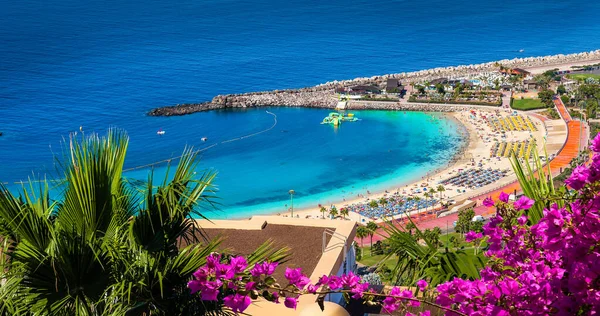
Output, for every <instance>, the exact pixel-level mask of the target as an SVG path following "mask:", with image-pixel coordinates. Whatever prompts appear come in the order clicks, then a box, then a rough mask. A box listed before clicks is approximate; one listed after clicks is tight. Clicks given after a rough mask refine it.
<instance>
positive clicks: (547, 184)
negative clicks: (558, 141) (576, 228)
mask: <svg viewBox="0 0 600 316" xmlns="http://www.w3.org/2000/svg"><path fill="white" fill-rule="evenodd" d="M532 153H533V159H532V162H531V163H530V162H529V161H524V162H521V161H520V160H519V159H518V158H517V156H516V155H515V153H512V154H511V156H510V163H511V165H512V168H513V170H514V172H515V175H516V176H517V180H519V184H520V186H521V189H522V190H523V194H524V195H526V196H527V197H529V198H531V199H533V200H535V201H536V202H535V204H533V206H532V207H531V208H530V209H529V210H528V211H527V215H528V217H529V221H530V223H531V224H536V223H537V222H539V220H540V219H541V218H542V216H543V214H544V213H543V210H544V207H545V206H546V205H544V204H543V202H542V200H547V198H548V197H550V196H555V195H556V194H557V191H556V189H555V188H554V182H553V181H552V179H551V176H550V175H551V174H552V173H551V171H550V165H549V164H547V165H546V167H547V169H546V170H545V168H544V166H543V165H542V161H541V159H540V157H539V155H538V153H537V149H536V147H535V145H534V147H533V150H532ZM546 156H547V155H546ZM534 170H537V172H534ZM556 203H557V204H558V206H559V207H562V206H563V205H564V200H560V199H559V200H557V201H556Z"/></svg>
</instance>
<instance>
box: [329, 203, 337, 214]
mask: <svg viewBox="0 0 600 316" xmlns="http://www.w3.org/2000/svg"><path fill="white" fill-rule="evenodd" d="M329 216H331V217H336V216H338V210H337V207H335V205H332V206H331V208H330V209H329Z"/></svg>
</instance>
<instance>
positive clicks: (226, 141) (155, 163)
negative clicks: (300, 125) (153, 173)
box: [123, 111, 277, 172]
mask: <svg viewBox="0 0 600 316" xmlns="http://www.w3.org/2000/svg"><path fill="white" fill-rule="evenodd" d="M265 112H267V114H270V115H273V120H274V121H273V125H271V127H269V128H267V129H265V130H262V131H259V132H256V133H252V134H248V135H244V136H240V137H236V138H232V139H228V140H224V141H222V142H220V143H215V144H212V145H210V146H208V147H205V148H202V149H198V150H195V151H193V152H191V153H189V154H188V155H194V154H197V153H200V152H203V151H207V150H209V149H211V148H213V147H215V146H217V145H220V144H226V143H231V142H235V141H238V140H242V139H245V138H249V137H253V136H256V135H259V134H262V133H266V132H268V131H270V130H272V129H273V128H275V126H276V125H277V115H275V113H272V112H269V111H265ZM183 156H184V155H180V156H177V157H173V158H169V159H165V160H161V161H157V162H153V163H149V164H146V165H143V166H138V167H133V168H127V169H123V172H127V171H132V170H137V169H144V168H148V167H152V166H155V165H158V164H162V163H166V162H171V161H173V160H177V159H181V157H183Z"/></svg>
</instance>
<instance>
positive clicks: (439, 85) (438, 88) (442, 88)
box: [435, 83, 446, 94]
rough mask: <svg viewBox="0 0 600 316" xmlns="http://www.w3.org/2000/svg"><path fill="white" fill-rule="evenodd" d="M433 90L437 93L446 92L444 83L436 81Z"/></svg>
mask: <svg viewBox="0 0 600 316" xmlns="http://www.w3.org/2000/svg"><path fill="white" fill-rule="evenodd" d="M435 90H436V91H437V92H438V93H440V94H443V93H445V92H446V89H445V88H444V85H443V84H441V83H438V84H436V85H435Z"/></svg>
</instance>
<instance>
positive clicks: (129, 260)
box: [0, 130, 285, 315]
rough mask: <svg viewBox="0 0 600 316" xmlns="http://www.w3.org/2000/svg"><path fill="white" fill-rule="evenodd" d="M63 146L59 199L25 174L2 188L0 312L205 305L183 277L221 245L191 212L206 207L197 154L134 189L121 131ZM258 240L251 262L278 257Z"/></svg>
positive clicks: (187, 310) (207, 176)
mask: <svg viewBox="0 0 600 316" xmlns="http://www.w3.org/2000/svg"><path fill="white" fill-rule="evenodd" d="M69 145H70V146H69V148H68V151H67V152H66V155H65V157H66V158H65V160H64V161H63V162H62V163H61V167H62V171H63V174H64V181H63V183H62V187H63V193H62V195H61V196H60V199H59V200H51V198H50V194H49V192H48V185H47V182H46V181H41V182H39V186H38V187H36V186H35V185H34V183H36V182H34V181H32V182H31V183H30V188H29V189H27V188H25V187H24V188H23V190H22V192H21V195H20V197H15V196H13V195H12V194H11V193H10V192H9V191H8V190H7V189H6V188H5V187H3V186H0V235H1V236H5V237H7V238H5V239H3V246H4V247H3V249H2V253H3V254H4V255H5V257H3V258H2V261H1V262H0V263H1V265H0V279H2V280H3V281H4V282H5V283H4V285H3V286H1V287H0V302H2V303H0V309H2V310H0V313H4V314H10V315H104V314H106V315H124V314H126V313H128V314H133V315H140V314H146V315H148V314H154V315H158V314H202V313H204V312H205V311H206V310H207V307H206V306H204V305H202V304H201V303H200V302H199V300H197V298H196V297H193V296H191V295H190V294H189V293H190V292H189V290H188V289H187V288H186V284H187V282H188V281H189V280H190V279H191V276H192V273H193V272H194V271H196V269H197V268H198V267H200V266H201V265H203V264H204V263H205V258H206V256H207V255H208V254H209V253H211V252H212V251H214V250H216V248H217V246H218V245H219V240H214V241H207V240H205V239H204V237H203V236H202V232H201V230H200V228H199V227H198V225H197V222H196V220H195V219H194V218H202V217H203V214H202V212H200V210H201V209H202V208H203V207H212V205H213V202H212V200H213V197H214V196H213V185H212V181H213V179H214V177H215V174H214V173H211V172H206V173H203V174H202V175H201V176H199V177H196V176H194V170H195V168H196V166H197V159H196V155H195V154H194V153H193V152H192V151H191V149H188V150H186V151H185V152H184V155H183V156H182V158H181V160H180V162H179V164H178V165H177V167H176V168H175V170H174V172H173V171H172V170H171V169H169V171H168V172H167V176H166V177H165V179H164V181H162V183H161V184H160V185H159V186H154V185H153V183H152V176H150V177H149V181H148V182H147V183H146V184H144V185H139V186H137V187H133V186H131V185H129V184H128V183H127V181H126V180H125V179H124V178H123V176H122V172H123V163H124V161H125V155H126V151H127V147H128V137H127V135H125V133H123V132H119V131H114V130H111V131H109V133H108V135H107V136H106V137H104V138H100V137H98V136H95V135H93V136H90V137H87V138H83V139H71V141H70V144H69ZM169 179H170V180H169ZM182 243H183V244H182ZM186 244H187V245H188V246H185V245H186ZM261 248H262V249H258V250H257V252H256V253H255V254H253V255H251V256H250V261H256V260H261V259H264V258H265V257H266V256H270V258H272V259H273V260H283V259H284V258H285V253H284V252H282V251H281V250H274V249H273V245H272V244H268V243H267V244H265V245H264V246H263V247H261ZM4 259H8V260H4Z"/></svg>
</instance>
